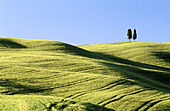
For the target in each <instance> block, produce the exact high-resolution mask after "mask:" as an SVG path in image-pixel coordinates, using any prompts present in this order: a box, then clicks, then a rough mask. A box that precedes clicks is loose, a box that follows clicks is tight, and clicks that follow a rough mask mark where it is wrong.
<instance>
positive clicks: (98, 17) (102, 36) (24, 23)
mask: <svg viewBox="0 0 170 111" xmlns="http://www.w3.org/2000/svg"><path fill="white" fill-rule="evenodd" d="M169 5H170V0H0V36H1V37H14V38H26V39H40V40H55V41H61V42H66V43H71V44H77V45H78V44H101V43H112V42H126V41H128V39H127V36H126V33H127V29H128V28H131V29H132V30H133V29H134V28H136V30H137V33H138V38H137V41H139V42H170V37H169V35H170V13H169V11H170V6H169Z"/></svg>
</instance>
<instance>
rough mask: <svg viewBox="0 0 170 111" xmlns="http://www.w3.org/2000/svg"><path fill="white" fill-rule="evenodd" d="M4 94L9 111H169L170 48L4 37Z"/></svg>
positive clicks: (0, 52) (0, 44) (0, 64)
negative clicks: (74, 44) (75, 43)
mask: <svg viewBox="0 0 170 111" xmlns="http://www.w3.org/2000/svg"><path fill="white" fill-rule="evenodd" d="M0 89H1V90H0V103H1V104H0V110H4V111H6V110H7V111H11V110H14V111H15V110H21V111H24V110H25V111H28V110H29V111H31V110H33V111H35V110H40V111H42V110H65V111H68V110H70V111H72V110H75V111H77V110H81V111H109V110H110V111H138V110H139V111H146V110H149V111H154V110H155V111H165V110H170V43H147V42H122V43H109V44H94V45H77V46H73V45H70V44H66V43H62V42H57V41H49V40H30V39H16V38H6V37H1V38H0ZM7 103H8V104H7Z"/></svg>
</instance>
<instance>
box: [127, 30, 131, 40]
mask: <svg viewBox="0 0 170 111" xmlns="http://www.w3.org/2000/svg"><path fill="white" fill-rule="evenodd" d="M127 36H128V39H129V42H130V39H131V38H132V30H131V29H128V32H127Z"/></svg>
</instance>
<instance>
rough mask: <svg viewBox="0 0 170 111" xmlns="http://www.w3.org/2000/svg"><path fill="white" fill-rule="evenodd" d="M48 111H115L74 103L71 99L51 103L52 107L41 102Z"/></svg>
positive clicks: (88, 104)
mask: <svg viewBox="0 0 170 111" xmlns="http://www.w3.org/2000/svg"><path fill="white" fill-rule="evenodd" d="M40 103H41V104H42V105H43V106H44V107H45V108H44V109H46V110H47V111H53V110H52V109H56V110H57V111H63V110H65V111H115V110H113V109H108V108H106V107H104V106H99V105H95V104H91V103H85V102H84V103H82V102H79V101H73V100H70V99H65V100H64V99H62V100H61V101H60V102H54V103H50V105H48V106H47V105H45V104H44V103H42V102H40Z"/></svg>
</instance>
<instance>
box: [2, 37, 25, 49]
mask: <svg viewBox="0 0 170 111" xmlns="http://www.w3.org/2000/svg"><path fill="white" fill-rule="evenodd" d="M0 44H1V45H2V46H3V47H6V48H27V47H26V46H24V45H22V44H19V43H17V42H14V41H12V40H8V39H0Z"/></svg>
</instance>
